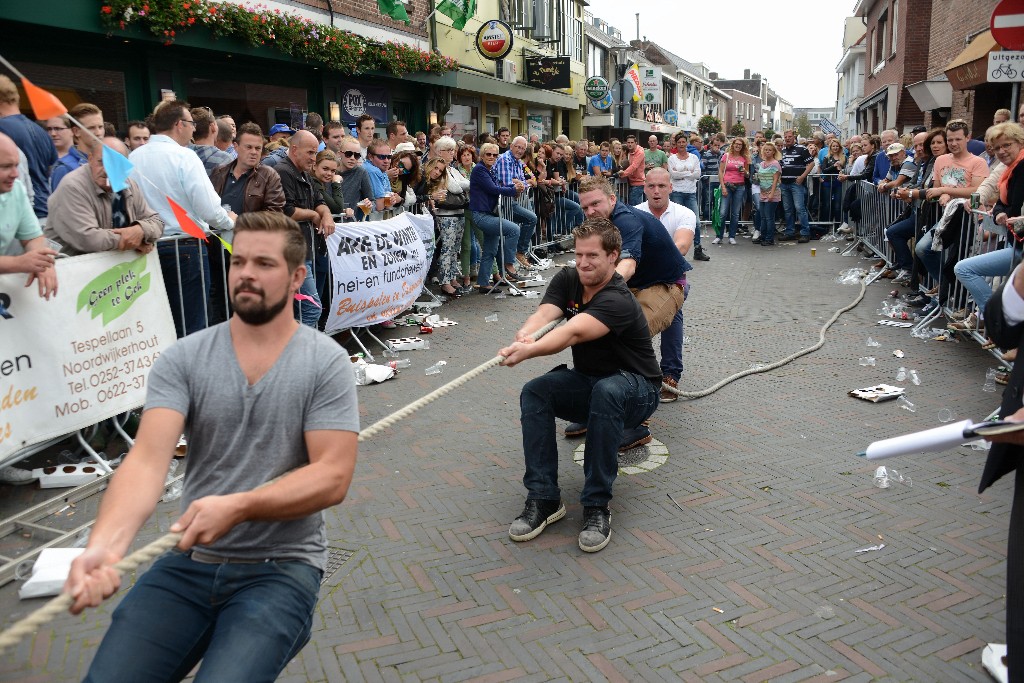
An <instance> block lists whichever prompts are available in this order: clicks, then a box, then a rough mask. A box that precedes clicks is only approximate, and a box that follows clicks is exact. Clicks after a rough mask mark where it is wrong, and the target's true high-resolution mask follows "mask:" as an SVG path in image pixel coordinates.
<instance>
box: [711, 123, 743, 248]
mask: <svg viewBox="0 0 1024 683" xmlns="http://www.w3.org/2000/svg"><path fill="white" fill-rule="evenodd" d="M719 172H720V173H721V174H722V206H721V213H722V222H723V223H724V222H725V221H726V220H728V221H729V244H736V228H737V227H738V226H739V222H740V212H741V211H743V199H744V197H745V196H746V192H747V186H746V182H747V176H748V175H750V148H749V147H748V146H747V139H746V138H745V137H742V136H737V137H735V138H733V139H732V143H731V144H730V145H729V150H728V151H727V152H726V153H725V155H724V156H723V157H722V160H721V162H720V164H719ZM721 241H722V238H720V237H716V238H715V239H714V241H713V242H712V244H718V243H719V242H721Z"/></svg>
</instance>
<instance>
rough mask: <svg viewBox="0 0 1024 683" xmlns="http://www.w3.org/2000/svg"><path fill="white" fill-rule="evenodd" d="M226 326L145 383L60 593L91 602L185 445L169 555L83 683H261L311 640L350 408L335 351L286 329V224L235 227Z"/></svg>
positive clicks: (299, 261)
mask: <svg viewBox="0 0 1024 683" xmlns="http://www.w3.org/2000/svg"><path fill="white" fill-rule="evenodd" d="M233 249H234V253H233V255H232V259H231V270H230V273H229V279H228V287H229V290H230V293H231V303H232V306H233V308H234V311H235V314H234V315H233V316H232V318H231V320H229V321H228V322H227V323H222V324H220V325H216V326H214V327H211V328H208V329H206V330H204V331H201V332H198V333H196V334H193V335H191V336H189V337H186V338H184V339H181V340H179V341H178V342H177V343H176V344H175V345H174V346H172V347H171V348H169V349H168V350H167V351H166V352H165V353H163V355H161V356H160V357H159V358H158V359H157V361H156V363H154V365H153V369H152V370H151V372H150V374H149V379H148V383H149V390H148V394H147V397H146V407H145V412H144V413H143V416H142V422H141V424H140V426H139V432H138V437H137V439H136V442H135V445H134V446H133V447H132V450H131V452H130V453H129V454H128V456H127V457H126V458H125V460H124V463H123V464H122V465H121V467H120V468H119V469H118V470H117V473H116V474H115V475H114V477H113V478H112V479H111V483H110V487H109V488H108V490H107V492H106V494H105V496H104V499H103V503H102V505H101V507H100V512H99V516H98V517H97V520H96V524H95V526H94V527H93V531H92V534H91V536H90V539H89V545H88V547H87V548H86V551H85V553H83V554H82V556H81V557H79V558H78V559H77V560H76V561H75V563H74V564H73V566H72V569H71V573H70V576H69V578H68V582H67V585H66V587H65V590H66V592H68V593H70V594H71V595H72V596H73V597H74V598H75V602H74V605H73V606H72V608H71V611H72V612H73V613H76V614H77V613H78V612H80V611H81V610H82V609H83V608H85V607H88V606H96V605H98V604H99V603H100V602H101V601H102V599H103V598H105V597H108V596H109V595H111V594H113V593H114V592H115V591H116V590H117V588H118V586H119V583H120V579H119V577H118V576H117V574H116V572H115V571H114V569H113V567H112V565H113V564H114V563H116V562H117V561H118V560H120V558H121V557H122V556H123V555H124V553H125V552H126V551H127V549H128V546H129V544H130V543H131V541H132V539H133V538H134V536H135V534H136V533H137V532H138V530H139V528H140V527H141V526H142V524H143V523H144V522H145V521H146V519H147V518H148V517H149V515H150V513H151V512H152V511H153V508H154V507H155V505H156V502H157V500H158V499H159V497H160V495H161V494H162V492H163V482H164V478H165V477H166V475H167V470H168V466H169V464H170V461H171V458H172V457H173V453H174V445H175V443H176V442H177V440H178V436H179V435H180V434H181V433H182V432H184V433H185V434H186V435H187V436H188V443H189V461H188V468H187V470H186V474H185V486H184V494H183V496H182V507H183V508H184V513H183V514H182V516H181V518H180V519H179V520H178V521H177V522H175V524H174V525H173V526H172V527H171V531H172V532H178V533H181V534H182V538H181V541H179V543H178V546H177V547H176V548H175V549H173V550H172V551H171V552H169V553H167V554H165V555H163V556H162V557H160V558H158V559H157V560H156V562H155V563H154V564H153V567H152V568H151V569H150V570H149V571H147V572H146V573H145V574H143V575H142V576H141V578H140V579H139V581H138V582H137V583H136V585H135V586H134V587H133V588H132V590H131V591H129V593H128V595H127V596H126V597H125V599H124V601H123V602H122V603H121V604H120V605H119V606H118V608H117V609H116V610H115V611H114V616H113V621H112V623H111V626H110V629H109V630H108V631H107V634H106V636H105V637H104V639H103V642H102V643H101V645H100V648H99V651H98V652H97V654H96V658H95V659H94V660H93V663H92V665H91V668H90V671H89V675H88V676H87V677H86V680H87V681H107V680H131V681H142V680H178V679H180V678H181V677H182V676H183V675H185V674H186V673H188V672H189V671H191V670H192V668H193V667H194V666H195V665H196V663H198V662H199V661H200V660H202V666H201V668H200V673H199V674H198V676H199V677H201V678H203V679H204V680H273V679H275V678H276V677H277V675H278V674H279V673H280V671H281V670H282V669H283V668H284V666H285V665H286V664H287V663H288V662H289V661H290V660H291V659H292V657H294V656H295V654H296V653H298V651H299V650H300V649H301V648H302V646H303V645H305V643H306V641H307V640H308V639H309V630H310V623H311V620H312V613H313V609H314V608H315V606H316V599H317V594H318V591H319V584H320V578H321V576H322V573H323V569H324V566H325V562H326V542H325V535H324V520H323V513H322V510H323V509H324V508H326V507H330V506H332V505H336V504H338V503H340V502H341V501H342V499H343V498H344V497H345V493H346V492H347V490H348V487H349V484H350V483H351V481H352V473H353V471H354V468H355V461H356V443H357V439H358V430H359V417H358V416H359V411H358V406H357V402H356V392H355V382H354V380H353V376H352V370H351V366H350V363H349V360H348V357H347V354H346V353H345V352H344V350H343V349H342V348H341V347H340V346H338V345H337V344H336V343H334V342H333V341H332V340H331V339H329V338H327V337H325V336H323V335H321V334H319V333H318V332H316V331H315V330H313V329H311V328H308V327H303V326H301V325H299V324H298V323H297V322H296V321H295V320H294V318H293V317H292V300H293V298H294V295H295V292H296V291H298V288H299V286H300V285H301V284H302V282H303V280H304V279H305V277H306V272H305V270H306V269H305V253H306V248H305V242H304V239H303V237H302V233H301V231H300V230H299V226H298V225H297V224H296V223H295V221H293V220H292V219H290V218H287V217H286V216H284V215H283V214H279V213H270V212H252V213H245V214H242V215H241V216H240V217H239V219H238V221H237V222H236V223H235V239H234V245H233Z"/></svg>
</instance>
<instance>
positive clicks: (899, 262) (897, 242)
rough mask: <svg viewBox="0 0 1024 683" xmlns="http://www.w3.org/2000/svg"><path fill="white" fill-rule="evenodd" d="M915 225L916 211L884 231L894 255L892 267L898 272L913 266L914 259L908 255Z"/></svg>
mask: <svg viewBox="0 0 1024 683" xmlns="http://www.w3.org/2000/svg"><path fill="white" fill-rule="evenodd" d="M916 224H917V211H916V210H915V211H912V212H911V214H910V216H908V217H907V218H904V219H903V220H901V221H896V222H895V223H893V224H892V225H890V226H889V227H888V228H886V229H885V238H886V239H887V240H889V244H891V245H892V250H893V253H894V254H895V255H896V258H895V259H894V263H893V267H894V268H896V269H899V270H910V269H911V268H912V267H913V265H914V257H913V256H912V255H911V253H910V244H909V241H910V240H911V239H912V238H913V237H914V226H915V225H916Z"/></svg>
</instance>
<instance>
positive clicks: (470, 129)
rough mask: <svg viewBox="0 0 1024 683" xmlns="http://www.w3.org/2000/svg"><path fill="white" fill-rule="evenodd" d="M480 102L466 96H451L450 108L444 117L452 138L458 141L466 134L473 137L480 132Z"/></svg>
mask: <svg viewBox="0 0 1024 683" xmlns="http://www.w3.org/2000/svg"><path fill="white" fill-rule="evenodd" d="M479 121H480V100H479V99H477V98H476V97H471V96H468V95H452V107H451V109H449V110H448V113H447V114H445V116H444V122H445V124H446V125H449V126H451V127H452V137H453V138H455V139H456V140H458V139H459V138H461V137H462V136H463V135H466V134H467V133H470V134H472V135H473V136H474V137H475V136H476V135H477V134H478V133H479V132H480V125H479Z"/></svg>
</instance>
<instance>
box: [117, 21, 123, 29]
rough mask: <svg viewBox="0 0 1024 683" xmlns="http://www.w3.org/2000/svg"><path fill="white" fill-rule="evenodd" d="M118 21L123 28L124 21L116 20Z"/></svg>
mask: <svg viewBox="0 0 1024 683" xmlns="http://www.w3.org/2000/svg"><path fill="white" fill-rule="evenodd" d="M118 23H119V24H120V25H121V28H122V29H123V28H124V22H123V21H120V22H118Z"/></svg>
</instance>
